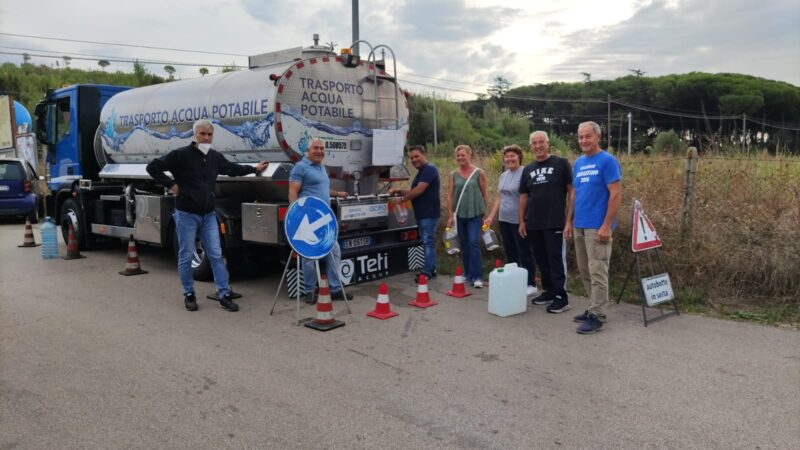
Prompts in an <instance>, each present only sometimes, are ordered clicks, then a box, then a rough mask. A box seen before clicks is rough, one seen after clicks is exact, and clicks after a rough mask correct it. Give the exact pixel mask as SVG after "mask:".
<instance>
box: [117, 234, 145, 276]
mask: <svg viewBox="0 0 800 450" xmlns="http://www.w3.org/2000/svg"><path fill="white" fill-rule="evenodd" d="M145 273H147V271H146V270H142V266H141V265H140V264H139V253H138V252H137V251H136V241H135V240H134V239H133V236H131V237H130V239H128V261H127V262H126V263H125V270H122V271H120V272H119V274H120V275H125V276H130V275H142V274H145Z"/></svg>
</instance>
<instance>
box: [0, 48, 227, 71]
mask: <svg viewBox="0 0 800 450" xmlns="http://www.w3.org/2000/svg"><path fill="white" fill-rule="evenodd" d="M0 54H3V55H17V56H24V55H28V56H35V57H37V58H53V59H63V56H55V55H40V54H33V53H19V52H4V51H0ZM65 56H67V57H69V59H70V60H72V59H75V60H78V61H97V60H98V58H97V57H92V58H85V57H80V56H74V57H73V56H69V55H65ZM99 59H104V60H106V61H108V62H123V63H135V62H138V63H140V64H169V65H172V66H189V67H235V68H239V67H240V66H231V65H227V64H198V63H185V62H170V61H147V60H143V59H116V58H99Z"/></svg>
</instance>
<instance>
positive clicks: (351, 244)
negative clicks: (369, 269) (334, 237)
mask: <svg viewBox="0 0 800 450" xmlns="http://www.w3.org/2000/svg"><path fill="white" fill-rule="evenodd" d="M370 245H372V236H362V237H357V238H350V239H345V240H344V241H342V248H344V249H345V250H349V249H351V248H358V247H367V246H370Z"/></svg>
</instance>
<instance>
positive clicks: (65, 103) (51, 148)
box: [47, 90, 81, 190]
mask: <svg viewBox="0 0 800 450" xmlns="http://www.w3.org/2000/svg"><path fill="white" fill-rule="evenodd" d="M74 93H75V91H74V90H70V91H67V92H65V93H64V95H63V96H60V97H57V98H54V99H53V100H52V101H51V102H50V104H49V105H48V124H49V127H48V128H49V130H48V141H49V142H48V143H49V144H50V145H48V154H47V163H48V168H49V172H50V189H53V190H57V189H58V188H59V187H60V186H62V185H64V184H69V183H70V182H71V181H72V180H76V179H78V178H80V176H81V166H80V159H79V158H78V129H77V121H76V120H75V118H76V117H77V115H76V112H77V104H76V103H77V102H76V101H75V96H74V95H73V94H74Z"/></svg>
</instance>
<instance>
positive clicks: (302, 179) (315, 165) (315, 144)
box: [289, 139, 353, 304]
mask: <svg viewBox="0 0 800 450" xmlns="http://www.w3.org/2000/svg"><path fill="white" fill-rule="evenodd" d="M323 159H325V144H324V143H323V142H322V141H321V140H319V139H313V140H312V141H311V142H309V144H308V150H307V151H306V156H305V157H304V158H303V159H302V160H300V162H298V163H297V164H295V166H294V167H293V168H292V171H291V172H290V173H289V203H294V201H295V200H297V199H298V198H300V197H317V198H318V199H320V200H322V201H326V202H330V201H331V197H340V198H347V192H344V191H334V190H331V181H330V178H328V172H327V171H326V170H325V166H324V165H322V160H323ZM341 261H342V250H341V249H340V248H339V243H338V242H336V243H334V244H333V249H331V252H330V253H328V255H327V256H326V257H325V263H326V266H327V274H328V283H330V289H331V299H332V300H342V299H344V298H345V294H344V292H343V291H342V284H341V282H340V281H339V265H340V264H341ZM316 279H317V274H316V269H315V268H314V260H313V259H306V258H303V285H304V286H303V288H304V290H305V294H303V295H304V296H305V300H306V303H308V304H314V303H315V302H316V297H315V295H314V289H315V287H316V285H317V283H316ZM352 298H353V296H352V295H351V294H347V300H352Z"/></svg>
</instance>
